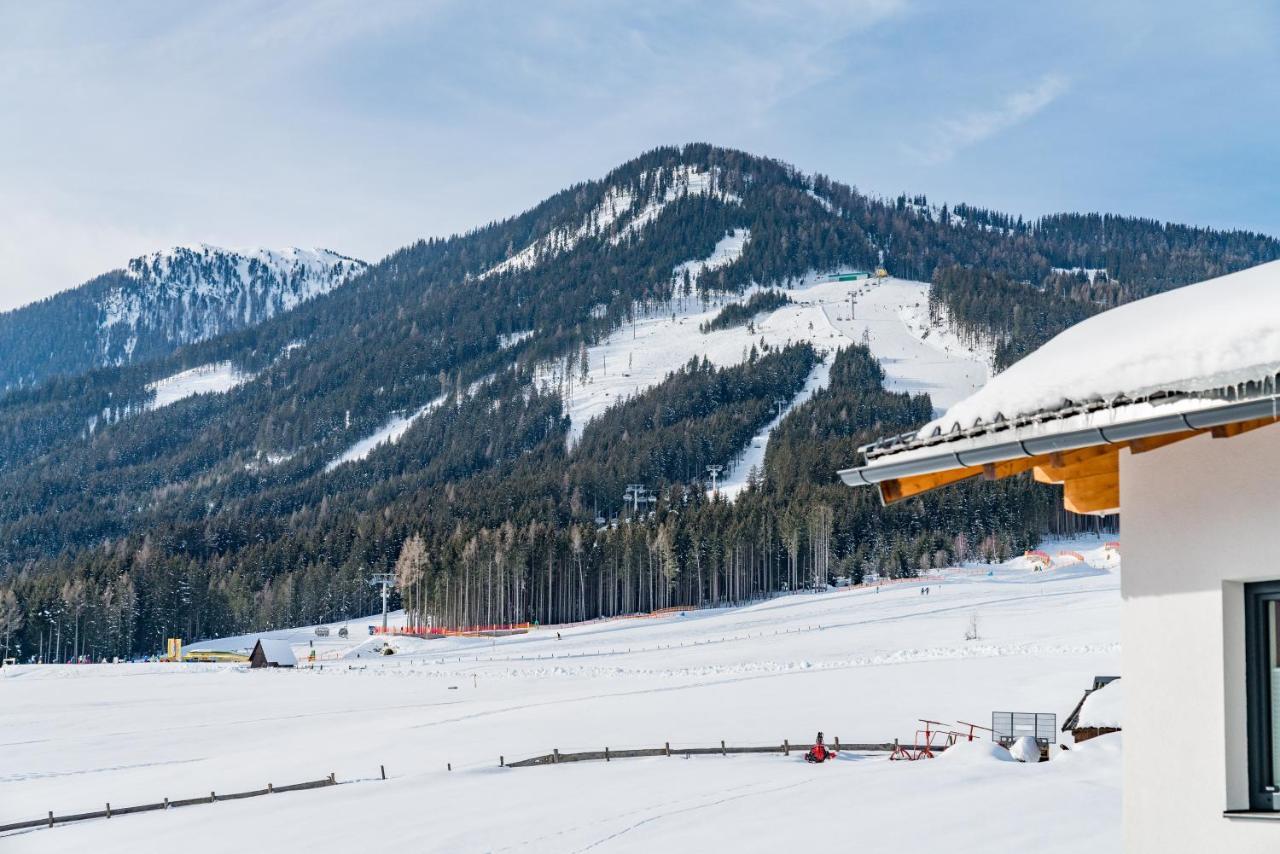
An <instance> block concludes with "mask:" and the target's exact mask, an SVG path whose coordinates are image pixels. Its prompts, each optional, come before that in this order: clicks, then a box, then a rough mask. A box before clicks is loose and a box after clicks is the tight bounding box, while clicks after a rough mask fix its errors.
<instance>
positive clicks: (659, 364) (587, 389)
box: [542, 232, 991, 495]
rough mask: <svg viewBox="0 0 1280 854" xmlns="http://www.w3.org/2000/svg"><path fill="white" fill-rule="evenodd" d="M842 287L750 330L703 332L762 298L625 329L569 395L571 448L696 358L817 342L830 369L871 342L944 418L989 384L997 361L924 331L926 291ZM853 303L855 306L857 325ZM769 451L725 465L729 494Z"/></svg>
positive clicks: (837, 284)
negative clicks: (723, 313)
mask: <svg viewBox="0 0 1280 854" xmlns="http://www.w3.org/2000/svg"><path fill="white" fill-rule="evenodd" d="M739 234H742V232H739ZM736 239H737V238H736V237H735V238H725V240H723V241H721V244H720V245H719V246H717V253H721V252H722V250H725V251H724V254H721V255H713V256H712V259H714V258H717V257H725V255H726V254H728V252H727V247H728V246H729V241H732V240H736ZM742 239H743V240H745V239H746V235H743V236H742ZM710 260H711V259H708V261H703V262H697V263H701V264H706V263H708V262H709V261H710ZM682 266H684V265H682ZM703 269H705V268H703ZM833 278H834V277H832V276H830V275H827V274H818V273H815V274H812V275H810V276H807V277H805V278H804V280H803V281H801V282H800V283H799V284H797V285H796V286H795V287H794V288H792V289H790V290H788V291H787V293H788V294H789V295H790V297H791V299H792V301H793V302H792V304H791V305H786V306H783V307H782V308H779V309H777V310H776V311H773V312H770V313H768V314H764V315H761V316H760V317H757V318H756V319H755V322H754V323H753V324H752V325H751V328H750V329H749V328H748V327H747V326H745V325H744V326H737V327H733V328H730V329H720V330H716V331H713V332H709V333H705V334H704V333H702V332H699V326H700V325H701V324H702V323H705V322H706V321H709V320H711V319H712V318H713V317H715V315H716V314H717V313H718V312H719V311H720V309H721V308H723V306H724V305H725V303H727V302H738V301H742V300H745V299H747V298H749V297H750V295H751V293H752V292H753V291H754V289H752V290H749V291H748V292H747V293H746V294H743V295H741V296H736V295H735V296H732V297H717V298H715V299H713V300H712V301H710V302H707V303H703V302H702V301H701V300H700V299H699V298H697V297H689V298H677V299H676V300H675V301H674V302H673V303H672V304H670V305H667V306H662V307H660V308H658V309H656V310H655V311H654V312H653V313H651V314H650V315H648V316H644V317H639V318H638V319H637V320H636V322H635V323H634V324H627V325H624V326H622V327H620V328H619V329H617V330H616V331H615V332H614V333H613V334H612V335H610V336H609V338H608V339H607V340H605V341H604V342H602V343H600V344H599V345H597V346H594V347H591V348H590V349H589V350H588V352H587V360H588V363H589V369H590V370H589V374H588V377H587V381H586V382H585V383H582V382H580V378H579V377H574V378H572V380H571V381H565V382H564V384H563V385H562V388H564V389H565V392H564V393H565V398H566V405H567V411H568V414H569V417H570V418H571V419H572V425H571V427H570V443H571V444H572V443H574V442H576V441H577V439H578V437H579V436H581V435H582V430H583V428H584V427H585V426H586V424H587V423H588V422H589V421H590V420H591V419H592V418H594V417H596V416H598V415H600V414H601V413H602V412H604V411H605V410H606V409H607V408H608V407H610V406H612V405H613V404H615V403H617V402H618V401H621V400H625V399H626V398H627V397H629V396H632V395H635V394H639V393H641V392H643V391H645V390H646V389H649V388H652V387H653V386H655V385H657V384H658V383H660V382H662V381H663V380H664V379H665V378H666V376H667V375H668V374H669V373H670V372H671V371H674V370H676V369H677V368H679V367H680V366H681V365H684V364H685V363H687V362H688V361H689V360H690V359H691V358H695V357H696V358H699V359H700V358H703V357H706V358H707V359H709V360H710V361H711V362H712V363H713V364H715V365H718V366H721V367H724V366H728V365H735V364H739V363H741V362H744V361H745V360H746V359H747V357H748V356H749V354H750V350H751V346H752V345H753V344H754V345H756V346H758V347H759V346H763V345H767V346H769V347H782V346H785V345H786V344H787V343H788V342H798V341H810V342H812V343H813V345H814V346H815V347H816V348H817V349H818V351H819V352H820V353H821V354H823V355H824V356H825V357H826V359H827V360H828V363H829V361H830V359H831V358H832V357H833V356H834V354H835V351H836V350H838V349H839V348H841V347H846V346H848V345H850V344H855V343H860V342H862V341H863V340H864V337H865V340H866V342H867V344H868V346H869V347H870V348H871V352H872V353H873V354H874V355H875V356H876V357H877V358H878V359H879V360H880V362H881V365H882V366H883V367H884V370H885V374H886V380H885V385H886V386H887V387H888V388H889V389H890V390H892V391H907V392H928V394H929V395H930V397H931V398H932V400H933V404H934V406H935V408H938V409H941V408H944V407H946V406H949V405H951V404H952V403H955V402H956V401H957V400H960V399H962V398H964V397H965V396H967V395H969V394H972V393H973V392H974V391H975V390H977V389H978V388H980V387H981V386H982V384H983V383H985V382H986V381H987V378H988V377H989V375H990V363H991V361H990V354H989V353H987V352H985V351H982V350H979V349H972V350H971V349H969V348H967V347H966V346H964V345H963V344H961V343H960V342H959V341H958V340H957V339H956V338H955V336H954V335H952V334H950V333H949V332H948V331H947V330H945V329H942V330H938V329H930V328H929V327H928V326H927V325H922V321H921V318H922V317H927V315H928V311H927V306H928V301H929V286H928V285H927V284H926V283H924V282H912V281H907V280H903V279H892V278H890V279H885V280H882V281H878V280H875V279H862V280H859V281H844V282H842V281H833V280H832V279H833ZM850 297H852V298H853V300H854V309H853V314H852V315H850ZM924 323H927V322H924ZM827 378H828V371H827V370H823V369H822V366H819V369H818V370H816V371H815V372H814V375H812V376H811V377H810V378H809V380H808V381H807V382H806V383H805V387H804V390H803V391H802V392H801V394H800V396H799V397H798V398H797V399H796V400H793V401H791V402H790V404H789V406H788V410H789V409H790V408H793V407H794V406H796V405H798V404H799V403H801V402H803V401H804V400H807V399H808V398H809V397H811V396H812V395H813V394H814V393H815V392H816V391H818V390H819V389H821V388H825V387H826V385H827ZM557 379H560V380H565V379H566V378H563V377H560V378H557V377H553V376H551V375H550V374H548V375H547V376H545V377H543V379H542V381H543V382H544V383H545V384H546V385H548V386H551V385H553V384H555V382H556V381H557ZM767 441H768V438H767V431H766V432H765V433H764V434H762V435H760V436H757V437H756V438H755V439H753V440H752V442H751V444H750V446H749V447H748V448H747V449H745V450H744V454H743V457H742V458H741V460H740V461H737V462H734V461H729V460H726V461H725V462H726V463H731V462H733V463H734V465H733V466H732V467H731V469H730V470H729V471H727V472H726V480H725V481H724V485H723V487H724V490H725V491H726V493H727V494H730V495H733V494H736V492H735V489H740V488H741V486H742V485H743V484H745V483H746V479H747V475H748V472H749V471H750V467H751V465H752V464H759V463H760V462H762V461H763V458H764V445H765V444H766V443H767Z"/></svg>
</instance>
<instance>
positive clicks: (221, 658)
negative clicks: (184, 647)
mask: <svg viewBox="0 0 1280 854" xmlns="http://www.w3.org/2000/svg"><path fill="white" fill-rule="evenodd" d="M182 660H183V661H201V662H205V663H209V664H217V663H220V662H228V661H229V662H232V663H241V662H245V661H248V660H249V656H247V655H245V654H244V653H241V652H223V651H222V650H217V649H197V650H194V651H191V652H187V653H184V654H183V656H182Z"/></svg>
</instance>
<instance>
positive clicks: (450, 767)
mask: <svg viewBox="0 0 1280 854" xmlns="http://www.w3.org/2000/svg"><path fill="white" fill-rule="evenodd" d="M445 765H446V766H448V768H449V770H450V771H452V770H453V763H452V762H446V763H445Z"/></svg>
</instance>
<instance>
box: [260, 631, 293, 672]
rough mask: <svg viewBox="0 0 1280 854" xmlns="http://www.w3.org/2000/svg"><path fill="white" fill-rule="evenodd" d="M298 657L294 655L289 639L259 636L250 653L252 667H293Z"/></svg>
mask: <svg viewBox="0 0 1280 854" xmlns="http://www.w3.org/2000/svg"><path fill="white" fill-rule="evenodd" d="M297 663H298V659H296V658H294V656H293V647H292V646H290V645H289V642H288V641H284V640H273V639H271V638H258V642H257V643H255V644H254V645H253V652H251V653H249V666H250V667H293V666H295V665H296V664H297Z"/></svg>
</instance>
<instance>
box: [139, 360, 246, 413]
mask: <svg viewBox="0 0 1280 854" xmlns="http://www.w3.org/2000/svg"><path fill="white" fill-rule="evenodd" d="M251 379H253V376H252V375H251V374H244V373H241V372H240V371H237V370H236V369H235V367H233V366H232V364H231V363H230V362H214V363H211V364H208V365H201V366H200V367H198V368H191V369H189V370H186V371H181V372H180V373H176V374H173V375H172V376H168V377H165V378H164V379H159V380H156V381H155V382H153V383H149V384H148V385H147V389H148V390H149V391H152V392H154V393H155V396H154V397H153V398H152V399H151V401H150V402H149V403H148V404H147V409H160V408H161V407H164V406H170V405H172V404H174V403H177V402H178V401H180V400H185V399H187V398H188V397H192V396H194V395H197V394H224V393H226V392H228V391H231V390H232V389H233V388H235V387H236V386H238V385H241V384H242V383H245V382H248V381H249V380H251Z"/></svg>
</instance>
